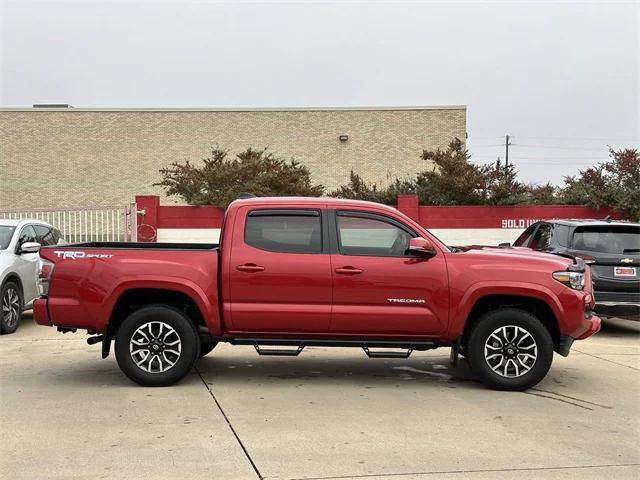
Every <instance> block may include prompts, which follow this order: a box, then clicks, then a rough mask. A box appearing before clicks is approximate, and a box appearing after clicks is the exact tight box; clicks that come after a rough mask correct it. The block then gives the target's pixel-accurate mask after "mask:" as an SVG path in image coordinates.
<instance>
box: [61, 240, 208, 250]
mask: <svg viewBox="0 0 640 480" xmlns="http://www.w3.org/2000/svg"><path fill="white" fill-rule="evenodd" d="M219 246H220V244H219V243H168V242H167V243H147V242H84V243H69V244H66V245H60V247H64V248H68V247H78V248H107V249H114V248H117V249H140V248H142V249H156V250H214V249H216V248H218V247H219Z"/></svg>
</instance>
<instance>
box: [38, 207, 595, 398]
mask: <svg viewBox="0 0 640 480" xmlns="http://www.w3.org/2000/svg"><path fill="white" fill-rule="evenodd" d="M40 255H41V262H40V271H39V288H40V293H41V296H40V298H38V299H37V300H36V301H35V304H34V312H35V318H36V321H37V322H38V323H39V324H41V325H49V326H57V328H58V330H59V331H61V332H67V331H76V330H78V329H81V330H86V331H88V333H89V334H91V335H93V336H91V337H89V338H88V339H87V341H88V342H89V343H90V344H95V343H101V344H102V357H103V358H105V357H107V356H108V355H109V352H110V348H111V343H112V341H113V342H114V343H115V356H116V360H117V362H118V365H119V367H120V369H121V370H122V371H123V372H124V374H125V375H126V376H128V377H129V378H130V379H131V380H133V381H135V382H137V383H139V384H141V385H145V386H166V385H170V384H173V383H175V382H177V381H178V380H180V379H182V378H183V377H184V376H185V375H187V373H189V371H190V370H191V369H192V367H193V366H194V364H195V362H196V361H197V360H198V359H199V358H200V357H202V356H203V355H206V354H208V353H209V352H210V351H211V350H212V349H213V348H214V347H215V346H216V344H218V343H220V342H227V343H230V344H232V345H251V346H254V347H255V349H256V351H257V352H258V354H260V355H292V356H295V355H298V354H299V353H300V352H301V351H302V350H303V349H304V348H305V347H309V346H323V347H331V346H335V347H360V348H362V349H363V350H364V351H365V353H366V354H367V355H368V356H369V357H373V358H380V357H383V358H406V357H408V356H409V354H411V352H413V351H416V350H417V351H422V350H429V349H433V348H438V347H451V358H452V361H454V362H455V361H456V359H457V358H458V355H462V356H464V357H466V359H467V361H468V363H469V365H470V366H471V368H472V370H473V372H475V374H476V375H477V377H479V379H480V380H481V381H482V382H484V383H485V384H486V385H487V386H489V387H491V388H495V389H501V390H524V389H527V388H529V387H531V386H533V385H535V384H537V383H538V382H539V381H540V380H542V378H543V377H544V376H545V375H546V373H547V372H548V370H549V368H550V366H551V361H552V358H553V353H554V351H555V352H557V353H559V354H560V355H564V356H566V355H568V354H569V350H570V348H571V344H572V342H573V341H574V340H579V339H584V338H587V337H589V336H590V335H592V334H594V333H596V332H597V331H598V330H599V329H600V318H598V317H597V316H596V315H594V314H593V311H592V309H593V307H594V304H595V303H594V298H593V293H592V285H591V273H590V270H589V267H588V266H585V264H584V262H583V261H582V260H581V259H580V258H572V257H565V256H558V255H553V254H548V253H541V252H533V251H531V250H529V249H523V248H512V247H507V248H486V247H482V248H449V247H447V246H446V245H444V244H443V243H442V242H440V241H439V240H438V239H437V238H436V237H434V236H433V235H432V234H430V233H429V232H428V231H427V230H425V229H424V228H423V227H422V226H420V225H419V224H418V223H416V222H415V221H413V220H412V219H410V218H409V217H407V216H405V215H404V214H402V213H401V212H399V211H397V210H396V209H394V208H392V207H388V206H385V205H380V204H376V203H369V202H363V201H354V200H341V199H329V198H293V197H289V198H275V197H274V198H249V199H241V200H236V201H234V202H233V203H231V205H230V206H229V208H228V209H227V211H226V214H225V217H224V221H223V226H222V230H221V234H220V243H219V244H181V243H110V242H91V243H82V244H73V245H67V246H54V247H44V248H42V249H41V251H40Z"/></svg>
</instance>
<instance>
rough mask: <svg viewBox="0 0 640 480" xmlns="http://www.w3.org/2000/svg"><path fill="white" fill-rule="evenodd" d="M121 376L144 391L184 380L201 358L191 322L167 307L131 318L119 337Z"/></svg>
mask: <svg viewBox="0 0 640 480" xmlns="http://www.w3.org/2000/svg"><path fill="white" fill-rule="evenodd" d="M115 347H116V360H117V361H118V365H119V367H120V369H121V370H122V372H123V373H124V374H125V375H126V376H127V377H129V378H130V379H131V380H133V381H134V382H136V383H139V384H140V385H143V386H145V387H165V386H168V385H172V384H174V383H176V382H177V381H179V380H181V379H182V378H184V377H185V376H186V375H187V374H188V373H189V372H190V371H191V369H192V368H193V365H194V363H195V361H196V360H197V359H198V357H199V355H200V340H199V338H198V334H197V332H196V329H195V327H194V325H193V323H192V322H191V320H190V319H189V318H188V317H187V316H185V315H184V313H182V312H181V311H179V310H177V309H175V308H173V307H170V306H167V305H150V306H148V307H144V308H141V309H140V310H136V311H135V312H133V313H132V314H131V315H129V316H128V317H127V318H126V319H125V320H124V322H123V323H122V325H121V326H120V328H119V329H118V332H117V333H116V345H115Z"/></svg>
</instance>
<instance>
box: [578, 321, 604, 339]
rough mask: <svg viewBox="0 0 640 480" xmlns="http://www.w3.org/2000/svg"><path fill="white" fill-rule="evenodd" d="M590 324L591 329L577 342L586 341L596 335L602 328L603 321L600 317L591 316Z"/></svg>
mask: <svg viewBox="0 0 640 480" xmlns="http://www.w3.org/2000/svg"><path fill="white" fill-rule="evenodd" d="M589 322H590V323H591V325H590V326H589V329H588V330H587V331H586V332H584V333H583V334H582V335H580V336H579V337H577V338H576V340H584V339H585V338H589V337H590V336H591V335H594V334H596V333H598V332H599V331H600V327H601V326H602V320H601V319H600V317H598V316H596V315H591V318H590V319H589Z"/></svg>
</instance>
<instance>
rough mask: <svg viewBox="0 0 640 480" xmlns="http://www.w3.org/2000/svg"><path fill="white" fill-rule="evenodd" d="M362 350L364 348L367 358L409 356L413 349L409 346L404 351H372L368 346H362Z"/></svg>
mask: <svg viewBox="0 0 640 480" xmlns="http://www.w3.org/2000/svg"><path fill="white" fill-rule="evenodd" d="M362 350H364V353H366V354H367V357H369V358H409V357H410V356H411V354H412V353H413V349H412V348H409V349H407V350H406V351H404V352H397V351H396V352H393V351H386V352H385V351H384V350H383V351H377V352H372V351H371V350H369V347H366V346H365V347H362Z"/></svg>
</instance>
